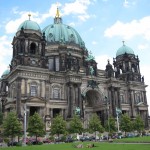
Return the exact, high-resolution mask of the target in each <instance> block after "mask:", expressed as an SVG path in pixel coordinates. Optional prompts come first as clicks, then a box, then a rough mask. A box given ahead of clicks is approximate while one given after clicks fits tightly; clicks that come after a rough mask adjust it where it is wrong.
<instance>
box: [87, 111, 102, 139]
mask: <svg viewBox="0 0 150 150" xmlns="http://www.w3.org/2000/svg"><path fill="white" fill-rule="evenodd" d="M89 131H90V132H95V140H96V131H98V132H100V133H102V132H104V128H103V127H102V125H101V121H100V119H99V117H98V116H97V114H93V115H92V117H91V118H90V121H89Z"/></svg>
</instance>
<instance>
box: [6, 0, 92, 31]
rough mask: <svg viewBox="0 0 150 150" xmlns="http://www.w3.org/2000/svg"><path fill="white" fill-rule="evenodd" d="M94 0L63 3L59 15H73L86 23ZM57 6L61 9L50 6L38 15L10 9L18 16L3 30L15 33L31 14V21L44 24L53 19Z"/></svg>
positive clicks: (53, 5) (55, 5) (37, 13)
mask: <svg viewBox="0 0 150 150" xmlns="http://www.w3.org/2000/svg"><path fill="white" fill-rule="evenodd" d="M92 2H94V0H92V1H91V0H75V2H73V3H65V5H64V7H62V9H61V10H62V13H61V11H60V15H61V16H62V15H63V16H64V15H70V14H74V15H77V18H79V20H81V21H86V20H87V19H89V18H90V15H89V14H88V13H87V9H88V6H89V5H90V4H92ZM57 6H59V7H61V3H58V4H56V3H55V4H52V5H51V7H50V9H49V10H48V12H46V13H43V14H41V13H39V12H27V11H18V8H17V7H14V8H13V9H12V12H13V13H14V14H15V15H19V17H18V18H17V19H13V20H10V21H9V22H8V23H7V24H6V26H5V30H6V33H15V32H16V31H17V29H18V27H19V25H20V24H21V23H22V22H23V21H25V20H27V19H28V14H29V13H30V14H31V20H33V21H35V22H37V23H38V24H41V23H42V22H44V21H45V20H46V19H47V18H48V17H55V15H56V8H57Z"/></svg>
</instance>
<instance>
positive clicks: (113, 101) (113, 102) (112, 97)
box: [111, 87, 116, 117]
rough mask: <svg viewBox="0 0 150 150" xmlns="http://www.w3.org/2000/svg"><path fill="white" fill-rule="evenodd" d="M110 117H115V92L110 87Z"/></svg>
mask: <svg viewBox="0 0 150 150" xmlns="http://www.w3.org/2000/svg"><path fill="white" fill-rule="evenodd" d="M111 101H112V115H113V116H114V117H116V105H115V90H114V87H111Z"/></svg>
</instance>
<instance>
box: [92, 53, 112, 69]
mask: <svg viewBox="0 0 150 150" xmlns="http://www.w3.org/2000/svg"><path fill="white" fill-rule="evenodd" d="M95 60H96V62H97V63H98V64H97V67H98V69H103V70H105V69H106V65H107V63H108V60H109V61H110V63H111V64H112V60H113V59H112V58H111V57H110V56H108V55H100V56H96V57H95Z"/></svg>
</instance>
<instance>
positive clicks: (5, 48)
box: [0, 36, 12, 77]
mask: <svg viewBox="0 0 150 150" xmlns="http://www.w3.org/2000/svg"><path fill="white" fill-rule="evenodd" d="M10 43H11V42H10V40H9V38H8V37H7V36H2V37H0V53H1V54H0V77H1V75H2V73H3V72H4V71H5V70H6V69H7V67H8V65H9V64H7V63H6V59H8V57H10V56H11V55H12V48H11V44H10Z"/></svg>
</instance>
